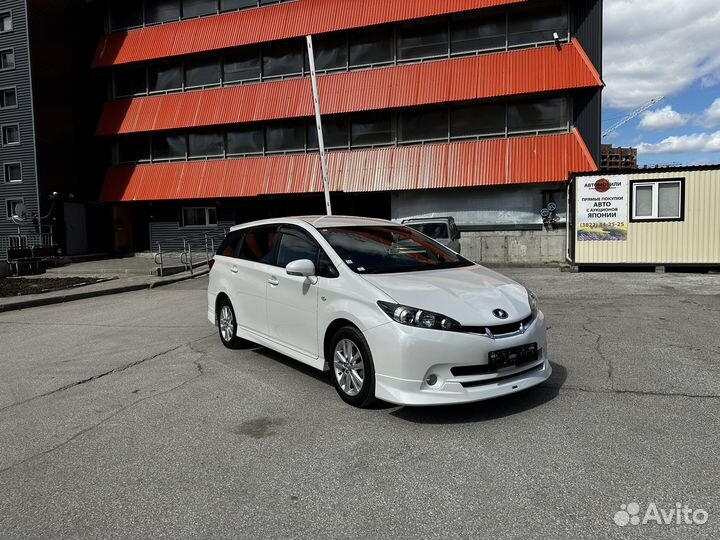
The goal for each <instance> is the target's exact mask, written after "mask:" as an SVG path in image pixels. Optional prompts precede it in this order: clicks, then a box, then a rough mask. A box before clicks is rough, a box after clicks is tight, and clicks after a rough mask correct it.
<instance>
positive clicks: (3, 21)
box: [0, 11, 13, 33]
mask: <svg viewBox="0 0 720 540" xmlns="http://www.w3.org/2000/svg"><path fill="white" fill-rule="evenodd" d="M12 29H13V24H12V12H11V11H3V12H2V13H0V33H2V32H12Z"/></svg>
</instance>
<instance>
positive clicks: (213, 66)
mask: <svg viewBox="0 0 720 540" xmlns="http://www.w3.org/2000/svg"><path fill="white" fill-rule="evenodd" d="M218 84H220V59H219V58H217V57H214V58H207V57H206V58H193V59H191V60H190V59H189V60H186V61H185V87H186V88H192V87H195V86H213V85H218Z"/></svg>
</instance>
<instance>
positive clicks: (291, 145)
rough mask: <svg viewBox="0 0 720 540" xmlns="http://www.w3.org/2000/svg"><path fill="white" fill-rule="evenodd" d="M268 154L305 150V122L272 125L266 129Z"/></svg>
mask: <svg viewBox="0 0 720 540" xmlns="http://www.w3.org/2000/svg"><path fill="white" fill-rule="evenodd" d="M265 141H266V149H267V151H268V152H297V151H300V150H305V122H304V121H302V120H301V121H292V122H287V123H283V124H271V125H268V126H267V127H266V128H265Z"/></svg>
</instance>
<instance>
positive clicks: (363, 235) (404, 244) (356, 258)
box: [320, 225, 473, 274]
mask: <svg viewBox="0 0 720 540" xmlns="http://www.w3.org/2000/svg"><path fill="white" fill-rule="evenodd" d="M320 233H321V234H322V235H323V236H324V237H325V239H326V240H327V241H328V243H329V244H330V245H331V246H332V247H333V249H334V250H335V251H336V252H337V254H338V255H339V256H340V257H341V258H342V259H343V260H344V261H345V264H347V265H348V266H349V267H350V269H352V270H353V271H354V272H357V273H359V274H391V273H398V272H419V271H424V270H440V269H445V268H459V267H461V266H472V265H473V263H472V262H470V261H468V260H467V259H464V258H463V257H460V256H459V255H457V254H455V253H453V252H452V251H450V250H448V249H445V248H444V247H443V246H441V245H439V244H437V243H435V242H433V241H429V240H428V239H427V238H426V237H425V236H422V235H421V234H419V233H418V232H417V231H414V230H413V229H411V228H409V227H403V226H392V225H390V226H372V227H328V228H324V229H320Z"/></svg>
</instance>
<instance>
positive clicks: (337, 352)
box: [330, 326, 375, 407]
mask: <svg viewBox="0 0 720 540" xmlns="http://www.w3.org/2000/svg"><path fill="white" fill-rule="evenodd" d="M330 352H331V353H332V361H331V362H330V371H331V373H332V380H333V383H334V385H335V390H337V393H338V394H339V395H340V397H341V398H342V399H343V400H344V401H345V402H346V403H349V404H350V405H353V406H355V407H367V406H368V405H370V404H372V403H373V402H374V401H375V366H374V364H373V359H372V354H371V353H370V347H368V344H367V341H365V337H364V336H363V335H362V333H361V332H360V331H359V330H358V329H357V328H354V327H352V326H346V327H344V328H341V329H340V330H338V331H337V333H336V334H335V335H334V336H333V339H332V341H331V343H330Z"/></svg>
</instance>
